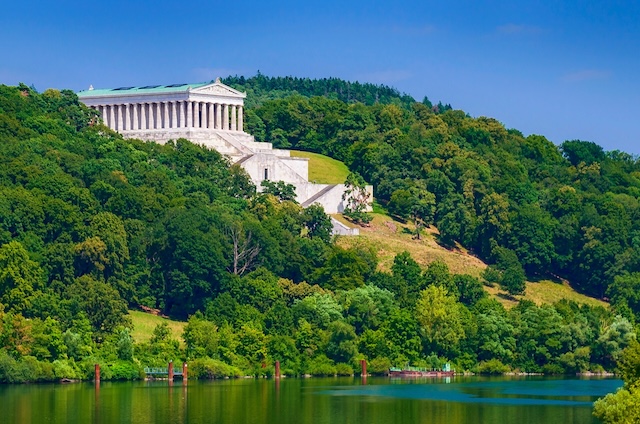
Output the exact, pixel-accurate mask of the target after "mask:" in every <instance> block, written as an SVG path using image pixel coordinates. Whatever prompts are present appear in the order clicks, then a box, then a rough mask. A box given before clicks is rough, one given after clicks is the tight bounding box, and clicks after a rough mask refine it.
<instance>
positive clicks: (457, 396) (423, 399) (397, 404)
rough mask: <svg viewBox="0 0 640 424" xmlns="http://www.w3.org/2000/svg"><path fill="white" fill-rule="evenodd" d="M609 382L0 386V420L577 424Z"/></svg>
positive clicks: (587, 418) (586, 418) (19, 423)
mask: <svg viewBox="0 0 640 424" xmlns="http://www.w3.org/2000/svg"><path fill="white" fill-rule="evenodd" d="M621 385H622V382H621V381H620V380H615V379H553V378H541V377H526V378H524V377H523V378H516V377H512V378H507V377H500V378H484V377H453V378H450V379H440V380H437V379H413V380H401V379H397V380H394V379H388V378H382V377H379V378H371V377H370V378H368V379H366V380H365V381H362V380H361V379H360V378H359V377H356V378H309V379H297V378H295V379H294V378H284V379H282V380H281V381H275V380H266V379H240V380H222V381H189V382H188V384H187V385H183V384H182V382H181V381H178V380H176V382H175V383H174V384H173V385H171V386H169V384H168V382H167V381H155V382H102V383H101V384H100V385H99V386H98V387H96V386H95V385H94V384H93V383H72V384H31V385H0V399H1V401H2V402H1V404H2V408H1V409H0V422H2V423H16V424H26V423H68V424H73V423H103V424H107V423H157V424H164V423H202V424H208V423H233V424H236V423H238V424H240V423H247V424H267V423H269V424H271V423H274V424H275V423H277V424H289V423H290V424H294V423H295V424H306V423H309V424H311V423H314V424H324V423H326V424H329V423H331V424H334V423H349V424H360V423H373V424H378V423H379V424H390V423H407V424H409V423H424V424H427V423H429V424H444V423H446V424H463V423H474V424H476V423H487V424H494V423H495V424H504V423H516V424H529V423H531V424H533V423H536V424H538V423H541V424H556V423H557V424H571V423H575V424H578V423H580V424H583V423H597V422H598V420H596V419H595V418H593V417H592V415H591V407H592V403H593V401H594V400H596V399H597V398H598V397H600V396H603V395H604V394H606V393H609V392H613V391H615V390H616V389H617V388H618V387H620V386H621Z"/></svg>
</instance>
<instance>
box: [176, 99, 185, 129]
mask: <svg viewBox="0 0 640 424" xmlns="http://www.w3.org/2000/svg"><path fill="white" fill-rule="evenodd" d="M178 103H179V104H180V110H179V112H180V113H179V114H178V117H179V119H180V128H184V127H185V122H187V121H186V119H185V116H186V113H187V111H186V110H185V109H184V102H178Z"/></svg>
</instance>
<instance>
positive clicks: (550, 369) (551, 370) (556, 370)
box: [542, 364, 566, 375]
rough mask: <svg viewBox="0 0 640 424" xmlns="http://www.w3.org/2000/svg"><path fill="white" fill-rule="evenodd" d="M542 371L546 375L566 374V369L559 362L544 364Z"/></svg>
mask: <svg viewBox="0 0 640 424" xmlns="http://www.w3.org/2000/svg"><path fill="white" fill-rule="evenodd" d="M542 372H543V373H545V374H547V375H561V374H566V370H565V369H564V367H563V366H562V365H560V364H545V365H544V366H543V367H542Z"/></svg>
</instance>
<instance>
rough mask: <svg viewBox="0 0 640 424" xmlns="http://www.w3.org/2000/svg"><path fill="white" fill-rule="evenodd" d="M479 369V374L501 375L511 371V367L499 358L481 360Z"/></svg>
mask: <svg viewBox="0 0 640 424" xmlns="http://www.w3.org/2000/svg"><path fill="white" fill-rule="evenodd" d="M477 371H478V373H479V374H489V375H499V374H504V373H507V372H509V371H511V367H510V366H509V365H505V364H503V363H502V361H500V360H499V359H489V360H488V361H482V362H480V363H479V364H478V368H477Z"/></svg>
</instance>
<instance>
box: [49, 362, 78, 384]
mask: <svg viewBox="0 0 640 424" xmlns="http://www.w3.org/2000/svg"><path fill="white" fill-rule="evenodd" d="M53 374H54V375H55V377H56V378H57V379H62V378H69V379H73V380H75V379H79V378H81V376H80V372H79V370H78V368H77V367H76V364H75V362H74V361H73V359H71V360H69V359H56V360H55V361H53Z"/></svg>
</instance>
